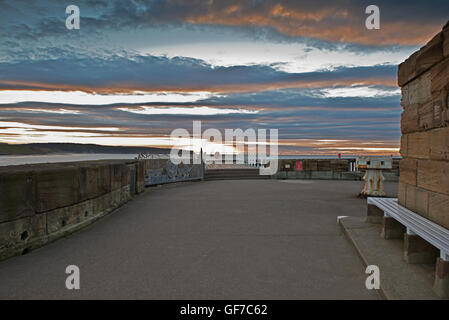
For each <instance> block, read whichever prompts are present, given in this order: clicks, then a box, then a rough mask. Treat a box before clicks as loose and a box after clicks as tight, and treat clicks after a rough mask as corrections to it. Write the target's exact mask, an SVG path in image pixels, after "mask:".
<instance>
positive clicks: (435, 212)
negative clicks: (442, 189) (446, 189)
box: [429, 192, 449, 229]
mask: <svg viewBox="0 0 449 320" xmlns="http://www.w3.org/2000/svg"><path fill="white" fill-rule="evenodd" d="M429 219H430V220H432V221H433V222H435V223H437V224H439V225H441V226H443V227H445V228H446V229H449V196H448V195H444V194H440V193H437V192H429Z"/></svg>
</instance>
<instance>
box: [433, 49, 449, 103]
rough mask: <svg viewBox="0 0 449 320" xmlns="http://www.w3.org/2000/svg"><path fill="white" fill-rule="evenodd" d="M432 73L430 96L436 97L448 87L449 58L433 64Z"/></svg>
mask: <svg viewBox="0 0 449 320" xmlns="http://www.w3.org/2000/svg"><path fill="white" fill-rule="evenodd" d="M431 74H432V81H431V85H432V97H433V99H437V98H439V97H440V94H441V93H442V91H443V90H444V89H449V87H448V86H449V58H447V59H445V60H444V61H442V62H441V63H439V64H437V65H436V66H434V67H433V68H432V70H431Z"/></svg>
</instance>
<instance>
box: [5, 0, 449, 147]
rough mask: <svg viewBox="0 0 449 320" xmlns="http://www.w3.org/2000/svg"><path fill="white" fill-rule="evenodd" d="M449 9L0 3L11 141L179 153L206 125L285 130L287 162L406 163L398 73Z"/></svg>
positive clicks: (97, 0)
mask: <svg viewBox="0 0 449 320" xmlns="http://www.w3.org/2000/svg"><path fill="white" fill-rule="evenodd" d="M71 4H73V5H76V6H78V7H79V9H80V28H79V30H76V29H72V30H69V29H67V28H66V23H65V22H66V18H67V17H68V16H69V15H68V14H66V7H67V6H68V5H71ZM371 4H375V5H377V6H378V7H379V9H380V29H378V30H376V29H374V30H368V29H367V28H366V27H365V20H366V19H367V17H368V14H366V13H365V9H366V7H367V6H368V5H371ZM448 12H449V1H447V0H442V1H440V0H432V1H429V0H427V1H418V0H410V1H406V2H405V1H384V0H381V1H375V2H372V1H369V2H368V1H363V0H357V1H356V0H343V1H321V0H314V1H302V0H292V1H264V0H243V1H242V0H240V1H233V0H219V1H218V0H201V1H200V0H167V1H159V0H151V1H141V0H133V1H119V0H117V1H107V0H104V1H103V0H91V1H75V0H71V1H69V2H64V1H40V0H39V1H24V0H14V1H9V0H0V142H3V143H32V142H76V143H97V144H103V145H133V146H162V147H169V146H171V145H173V144H174V143H175V142H176V141H174V140H173V139H172V138H170V133H171V132H172V131H173V130H174V129H177V128H183V129H187V130H189V131H192V122H193V121H201V124H202V129H203V130H205V129H207V128H216V129H218V130H220V131H222V132H224V130H225V129H237V128H241V129H242V130H246V129H249V128H252V129H256V130H257V129H266V130H269V129H278V132H279V146H280V153H283V154H317V155H318V154H322V155H324V154H326V155H332V154H336V153H343V154H397V152H398V148H399V139H400V134H401V133H400V115H401V107H400V89H399V88H398V87H397V66H398V64H399V63H401V62H402V61H404V60H405V59H406V58H407V57H408V56H410V55H411V54H412V53H413V52H415V51H416V50H418V49H419V48H420V47H421V46H423V45H424V44H425V43H426V42H427V41H429V40H430V39H431V38H432V37H433V36H434V35H435V34H436V33H437V32H439V31H440V30H441V28H442V26H443V25H444V24H445V23H446V21H447V20H448V19H449V15H448ZM218 147H220V146H218V144H217V148H218Z"/></svg>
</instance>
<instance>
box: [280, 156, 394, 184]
mask: <svg viewBox="0 0 449 320" xmlns="http://www.w3.org/2000/svg"><path fill="white" fill-rule="evenodd" d="M298 161H300V162H302V168H301V169H300V170H298V169H297V166H296V164H297V162H298ZM354 161H355V160H350V159H282V160H279V162H278V172H277V173H276V175H275V176H274V177H275V178H277V179H319V180H356V181H359V180H363V176H364V174H365V171H363V170H361V171H350V163H351V162H354ZM382 174H383V176H384V177H385V180H386V181H398V180H399V160H396V159H394V160H393V168H392V169H391V170H382Z"/></svg>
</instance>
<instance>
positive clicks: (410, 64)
mask: <svg viewBox="0 0 449 320" xmlns="http://www.w3.org/2000/svg"><path fill="white" fill-rule="evenodd" d="M417 57H418V52H415V53H413V54H412V55H411V56H410V57H409V58H408V59H407V60H405V61H404V62H402V63H401V64H400V65H399V68H398V85H399V86H400V87H402V86H404V85H405V84H406V83H407V82H409V81H410V80H412V79H413V78H415V77H416V59H417Z"/></svg>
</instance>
